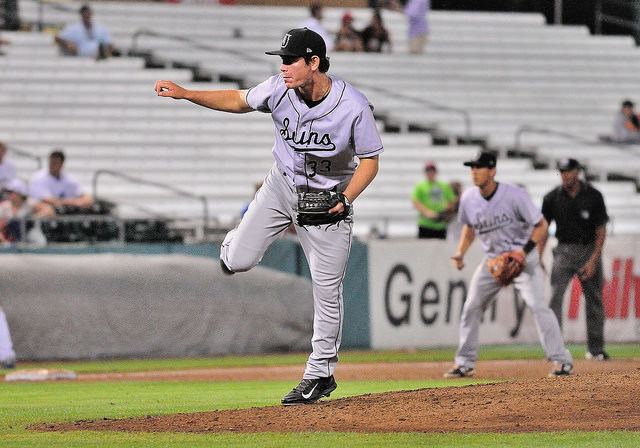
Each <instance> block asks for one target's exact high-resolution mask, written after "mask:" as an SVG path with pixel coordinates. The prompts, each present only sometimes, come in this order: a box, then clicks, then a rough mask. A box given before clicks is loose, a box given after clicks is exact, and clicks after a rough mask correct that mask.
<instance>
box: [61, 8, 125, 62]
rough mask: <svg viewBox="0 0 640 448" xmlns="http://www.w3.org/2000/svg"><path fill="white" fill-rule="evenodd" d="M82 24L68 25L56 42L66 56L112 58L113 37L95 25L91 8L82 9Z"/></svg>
mask: <svg viewBox="0 0 640 448" xmlns="http://www.w3.org/2000/svg"><path fill="white" fill-rule="evenodd" d="M79 13H80V17H81V20H80V22H77V23H74V24H71V25H67V26H66V27H65V28H64V29H63V30H62V31H61V32H60V33H59V34H58V35H57V36H56V37H55V41H56V43H57V44H58V46H59V47H60V49H61V50H62V53H63V54H64V55H65V56H85V57H92V58H96V59H104V58H107V57H110V56H112V54H113V45H112V44H111V36H109V32H108V31H107V29H106V28H105V27H103V26H102V25H99V24H97V23H93V21H92V15H93V12H92V11H91V7H90V6H89V5H83V6H82V7H81V8H80V11H79Z"/></svg>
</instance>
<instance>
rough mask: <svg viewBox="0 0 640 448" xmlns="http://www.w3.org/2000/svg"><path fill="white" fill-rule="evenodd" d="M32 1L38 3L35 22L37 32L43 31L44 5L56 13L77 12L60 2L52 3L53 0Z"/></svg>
mask: <svg viewBox="0 0 640 448" xmlns="http://www.w3.org/2000/svg"><path fill="white" fill-rule="evenodd" d="M34 1H35V2H37V3H38V20H37V26H38V31H42V30H44V7H45V4H46V5H47V6H48V7H50V8H52V9H57V10H58V11H64V12H77V9H75V8H73V7H71V6H69V5H67V4H65V3H63V2H60V1H54V0H34Z"/></svg>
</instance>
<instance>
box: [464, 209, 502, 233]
mask: <svg viewBox="0 0 640 448" xmlns="http://www.w3.org/2000/svg"><path fill="white" fill-rule="evenodd" d="M509 224H511V217H509V216H508V215H507V214H506V213H503V214H501V215H494V216H493V217H491V218H487V219H485V220H484V221H479V222H477V223H475V224H474V225H473V228H474V229H475V231H476V232H478V233H489V232H493V231H494V230H496V229H499V228H501V227H505V226H508V225H509Z"/></svg>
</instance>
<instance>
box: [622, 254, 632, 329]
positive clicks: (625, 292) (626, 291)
mask: <svg viewBox="0 0 640 448" xmlns="http://www.w3.org/2000/svg"><path fill="white" fill-rule="evenodd" d="M632 280H633V259H631V258H627V259H626V260H625V261H624V283H623V284H622V304H621V305H620V318H622V319H626V318H627V317H629V295H630V294H631V281H632Z"/></svg>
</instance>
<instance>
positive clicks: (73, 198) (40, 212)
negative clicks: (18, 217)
mask: <svg viewBox="0 0 640 448" xmlns="http://www.w3.org/2000/svg"><path fill="white" fill-rule="evenodd" d="M64 161H65V155H64V152H62V151H60V150H55V151H53V152H52V153H51V154H50V155H49V167H48V168H45V169H42V170H40V171H38V172H37V173H35V174H34V175H33V176H31V180H30V182H29V195H30V196H31V197H32V199H34V200H35V201H36V203H35V204H34V212H35V216H36V217H38V218H46V217H51V216H55V215H56V214H64V213H72V212H77V211H80V210H82V209H87V208H89V207H91V206H92V205H93V202H94V201H93V197H92V196H91V195H89V194H86V193H85V192H84V191H83V190H82V187H81V186H80V184H79V183H78V181H77V180H76V179H75V178H74V177H73V176H71V175H70V174H67V173H66V172H63V171H62V166H63V164H64Z"/></svg>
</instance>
